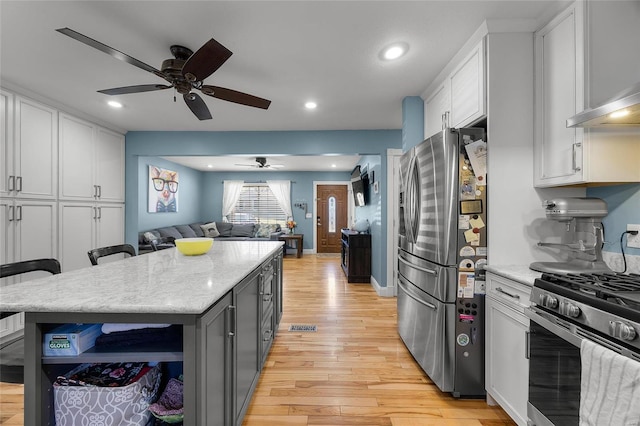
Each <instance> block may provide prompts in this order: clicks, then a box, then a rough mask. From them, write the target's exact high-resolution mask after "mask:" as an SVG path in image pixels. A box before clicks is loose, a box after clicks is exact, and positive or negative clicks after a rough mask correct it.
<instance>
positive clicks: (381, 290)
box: [371, 276, 395, 297]
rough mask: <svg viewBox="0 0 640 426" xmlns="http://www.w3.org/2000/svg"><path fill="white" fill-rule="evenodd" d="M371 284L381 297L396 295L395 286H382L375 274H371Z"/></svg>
mask: <svg viewBox="0 0 640 426" xmlns="http://www.w3.org/2000/svg"><path fill="white" fill-rule="evenodd" d="M371 286H372V287H373V289H374V290H375V291H376V293H378V296H380V297H395V294H394V293H395V291H394V288H393V287H382V286H381V285H380V284H379V283H378V281H376V279H375V278H374V277H373V276H371Z"/></svg>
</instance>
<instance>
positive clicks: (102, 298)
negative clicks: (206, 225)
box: [0, 241, 283, 426]
mask: <svg viewBox="0 0 640 426" xmlns="http://www.w3.org/2000/svg"><path fill="white" fill-rule="evenodd" d="M282 245H283V243H282V242H275V241H273V242H272V241H269V242H266V241H265V242H251V241H238V242H232V241H222V242H221V241H215V242H214V244H213V247H212V248H211V250H210V251H209V252H208V253H207V254H205V255H202V256H184V255H182V254H180V253H179V252H178V251H177V250H176V249H175V248H174V249H168V250H162V251H157V252H153V253H150V254H145V255H144V256H135V257H131V258H127V259H124V260H118V261H115V262H109V263H104V264H101V265H98V266H93V267H87V268H84V269H79V270H74V271H70V272H63V273H62V274H59V275H53V276H50V277H47V278H41V279H35V280H31V281H26V282H22V283H16V284H5V285H3V286H2V287H1V288H0V294H1V295H2V297H1V298H0V310H1V311H13V312H17V311H23V312H25V335H24V338H25V371H24V380H25V425H28V426H31V425H47V424H55V417H54V397H53V395H54V391H53V383H54V382H55V380H56V378H57V377H58V376H59V375H61V374H64V373H65V372H67V371H69V370H70V369H72V368H73V367H75V366H77V365H79V364H84V363H111V362H152V363H157V362H159V363H167V364H171V365H173V366H174V367H175V366H176V365H177V366H178V368H179V369H180V370H181V373H182V376H183V383H184V384H183V396H184V420H183V424H185V425H202V426H205V425H212V424H224V425H236V424H241V423H242V419H243V417H244V414H245V412H246V410H247V408H248V405H249V403H250V401H251V396H252V394H253V391H254V389H255V386H256V385H257V381H258V377H259V375H260V372H261V370H262V366H263V364H264V361H265V359H266V356H267V354H268V352H269V349H270V347H271V344H272V342H273V339H274V336H275V333H276V331H277V328H278V324H279V322H280V318H281V316H282ZM67 323H84V324H103V323H114V324H118V323H121V324H173V325H174V327H173V328H174V329H176V328H177V329H179V330H180V331H181V339H180V338H178V339H177V340H175V341H173V342H170V341H169V342H162V341H158V342H155V343H153V344H150V345H149V344H145V345H143V346H136V345H134V346H130V347H126V348H122V347H119V348H116V349H114V350H108V349H107V350H105V349H104V348H102V349H100V350H98V349H96V348H92V349H89V350H87V351H85V352H83V353H81V354H79V355H75V356H45V355H44V353H43V336H44V335H45V334H46V333H47V332H50V331H51V330H53V329H55V328H56V327H58V326H60V325H61V324H67Z"/></svg>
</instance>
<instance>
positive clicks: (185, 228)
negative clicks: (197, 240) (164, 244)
mask: <svg viewBox="0 0 640 426" xmlns="http://www.w3.org/2000/svg"><path fill="white" fill-rule="evenodd" d="M176 229H177V230H178V232H179V233H180V235H182V237H183V238H193V237H197V235H196V233H195V232H193V229H191V227H190V226H189V225H176Z"/></svg>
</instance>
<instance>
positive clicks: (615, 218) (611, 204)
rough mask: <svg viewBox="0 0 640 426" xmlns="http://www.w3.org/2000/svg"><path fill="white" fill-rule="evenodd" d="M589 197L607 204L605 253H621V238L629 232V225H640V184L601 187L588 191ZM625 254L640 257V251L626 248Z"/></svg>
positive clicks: (604, 222) (604, 221) (624, 241)
mask: <svg viewBox="0 0 640 426" xmlns="http://www.w3.org/2000/svg"><path fill="white" fill-rule="evenodd" d="M587 196H588V197H597V198H602V199H603V200H604V201H606V203H607V207H608V208H609V214H608V215H607V217H605V218H604V220H603V221H602V223H603V224H604V229H605V241H607V242H610V244H605V246H604V249H603V250H604V251H608V252H615V253H620V236H621V235H622V233H623V232H624V231H626V230H627V224H637V225H640V184H628V185H614V186H601V187H597V188H588V189H587ZM623 243H624V253H625V254H631V255H636V256H638V255H640V249H637V248H629V247H627V246H626V239H625V240H623Z"/></svg>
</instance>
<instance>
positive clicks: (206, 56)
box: [182, 39, 233, 81]
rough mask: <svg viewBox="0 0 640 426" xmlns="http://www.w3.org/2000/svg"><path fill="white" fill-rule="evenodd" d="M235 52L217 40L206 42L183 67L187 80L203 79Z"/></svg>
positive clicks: (183, 73)
mask: <svg viewBox="0 0 640 426" xmlns="http://www.w3.org/2000/svg"><path fill="white" fill-rule="evenodd" d="M231 55H233V53H232V52H231V51H230V50H229V49H227V48H226V47H224V46H223V45H221V44H220V43H218V42H217V41H215V40H214V39H211V40H209V41H208V42H206V43H205V44H204V45H203V46H202V47H201V48H200V49H198V50H197V51H196V52H195V53H194V54H193V55H191V57H190V58H189V59H187V62H185V64H184V66H183V67H182V75H183V76H184V77H185V78H186V79H187V81H202V80H204V79H205V78H207V77H209V76H210V75H211V74H213V73H214V71H215V70H217V69H218V68H220V67H221V66H222V64H224V63H225V62H226V61H227V59H229V58H230V57H231Z"/></svg>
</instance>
